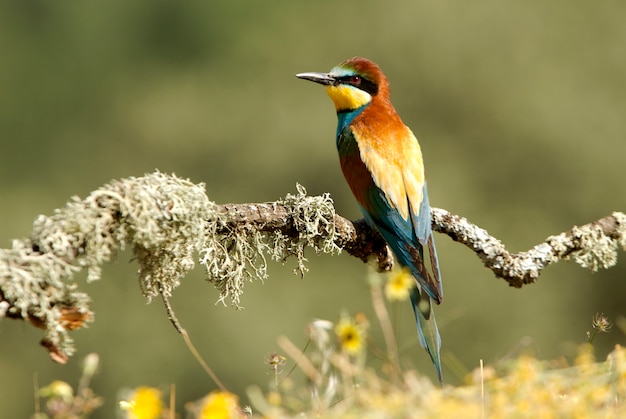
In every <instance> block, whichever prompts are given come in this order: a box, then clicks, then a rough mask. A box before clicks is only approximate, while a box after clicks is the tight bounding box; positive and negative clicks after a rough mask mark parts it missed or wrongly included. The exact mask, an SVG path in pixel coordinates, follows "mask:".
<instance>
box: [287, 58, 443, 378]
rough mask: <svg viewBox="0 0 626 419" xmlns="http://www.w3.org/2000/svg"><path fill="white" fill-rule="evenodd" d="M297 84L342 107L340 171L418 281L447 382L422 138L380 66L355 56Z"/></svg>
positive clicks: (436, 359) (425, 342)
mask: <svg viewBox="0 0 626 419" xmlns="http://www.w3.org/2000/svg"><path fill="white" fill-rule="evenodd" d="M296 77H298V78H301V79H305V80H310V81H313V82H315V83H319V84H322V85H324V86H326V92H327V93H328V95H329V96H330V98H331V99H332V101H333V102H334V103H335V108H336V110H337V118H338V120H339V121H338V125H337V134H336V143H337V150H338V152H339V161H340V163H341V170H342V171H343V175H344V177H345V178H346V181H347V182H348V185H349V186H350V189H351V190H352V193H353V194H354V197H355V198H356V200H357V201H358V203H359V206H360V208H361V211H362V212H363V215H364V217H365V220H366V221H367V222H368V224H369V225H370V226H371V227H372V228H375V229H377V230H378V231H379V232H380V234H381V235H382V237H383V238H384V239H385V241H386V242H387V244H389V246H390V247H391V249H392V250H393V252H394V254H395V255H396V258H397V259H398V261H399V263H400V265H402V266H405V267H407V268H408V269H409V270H410V271H411V273H412V274H413V276H414V277H415V279H416V280H417V286H416V287H414V288H413V291H412V294H411V302H412V304H413V311H414V312H415V318H416V321H417V331H418V335H419V341H420V344H421V345H422V347H424V349H426V350H427V351H428V353H429V355H430V358H431V359H432V361H433V364H435V369H436V370H437V376H438V378H439V381H440V382H442V381H443V379H442V374H441V360H440V347H441V337H440V336H439V330H438V329H437V323H436V322H435V314H434V312H433V304H432V302H435V303H437V304H440V303H441V301H442V296H443V295H442V288H441V277H440V275H439V262H438V260H437V252H436V250H435V242H434V240H433V233H432V228H431V221H430V205H429V204H428V193H427V190H426V179H425V177H424V163H423V159H422V151H421V149H420V146H419V144H418V142H417V139H416V138H415V136H414V135H413V132H411V130H410V129H409V128H408V127H407V126H406V125H404V123H403V122H402V120H401V119H400V117H399V116H398V114H397V112H396V110H395V109H394V107H393V105H392V104H391V101H390V100H389V82H388V81H387V78H386V77H385V75H384V74H383V72H382V71H381V70H380V68H379V67H378V66H377V65H376V64H374V63H373V62H371V61H369V60H366V59H365V58H360V57H355V58H351V59H349V60H346V61H344V62H342V63H341V64H339V65H338V66H336V67H335V68H333V69H332V70H330V72H329V73H300V74H297V75H296ZM425 253H426V254H427V256H426V257H425V256H424V254H425Z"/></svg>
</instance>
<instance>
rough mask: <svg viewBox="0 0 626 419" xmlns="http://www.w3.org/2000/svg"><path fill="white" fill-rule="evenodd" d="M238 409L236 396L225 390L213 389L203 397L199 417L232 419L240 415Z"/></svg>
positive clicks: (204, 418) (202, 418) (205, 418)
mask: <svg viewBox="0 0 626 419" xmlns="http://www.w3.org/2000/svg"><path fill="white" fill-rule="evenodd" d="M240 411H241V409H240V408H239V404H238V397H237V396H235V395H234V394H232V393H229V392H227V391H213V392H211V393H210V394H209V395H208V396H207V397H206V398H205V400H204V402H203V404H202V410H201V412H200V416H199V417H200V418H201V419H233V418H239V417H241V415H240Z"/></svg>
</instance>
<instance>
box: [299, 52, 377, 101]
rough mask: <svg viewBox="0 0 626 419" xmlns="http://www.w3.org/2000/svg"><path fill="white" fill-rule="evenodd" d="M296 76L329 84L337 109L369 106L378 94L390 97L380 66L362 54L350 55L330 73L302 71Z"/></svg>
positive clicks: (327, 87) (328, 87) (328, 88)
mask: <svg viewBox="0 0 626 419" xmlns="http://www.w3.org/2000/svg"><path fill="white" fill-rule="evenodd" d="M296 77H298V78H300V79H304V80H310V81H313V82H315V83H319V84H322V85H324V86H326V92H327V93H328V96H330V98H331V99H332V100H333V102H334V103H335V108H336V109H337V112H345V111H353V110H356V109H359V108H362V107H364V106H366V105H369V104H370V103H371V102H372V100H373V99H374V98H375V97H387V96H388V94H389V93H388V92H389V84H388V82H387V78H386V77H385V75H384V74H383V72H382V71H381V70H380V68H379V67H378V66H377V65H376V64H375V63H373V62H372V61H370V60H367V59H365V58H361V57H354V58H350V59H349V60H346V61H344V62H342V63H341V64H339V65H338V66H336V67H334V68H333V69H332V70H330V72H329V73H300V74H296Z"/></svg>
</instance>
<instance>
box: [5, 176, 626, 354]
mask: <svg viewBox="0 0 626 419" xmlns="http://www.w3.org/2000/svg"><path fill="white" fill-rule="evenodd" d="M296 189H297V193H296V194H288V195H287V196H286V197H285V198H283V199H281V200H278V201H276V202H270V203H261V204H224V205H217V204H215V203H214V202H211V201H210V200H209V198H208V197H207V195H206V192H205V187H204V184H194V183H192V182H190V181H189V180H185V179H181V178H178V177H176V176H175V175H166V174H163V173H160V172H158V171H157V172H154V173H152V174H148V175H146V176H143V177H137V178H135V177H131V178H127V179H121V180H114V181H111V182H110V183H109V184H107V185H105V186H103V187H101V188H99V189H97V190H95V191H94V192H92V193H91V194H90V195H89V196H87V197H86V198H85V199H82V200H81V199H79V198H77V197H74V198H72V199H71V200H70V202H68V203H67V204H66V205H65V207H63V208H61V209H58V210H56V211H55V212H54V214H53V215H51V216H43V215H42V216H39V217H37V219H36V220H35V222H34V225H33V231H32V234H31V236H30V238H25V239H20V240H14V241H13V245H12V247H11V248H10V249H0V318H1V317H9V318H17V319H23V320H29V321H30V322H31V323H32V324H33V325H35V326H37V327H40V328H42V329H44V330H45V338H44V339H43V341H42V344H43V345H44V346H45V347H46V348H47V349H48V351H49V352H50V354H51V356H52V357H53V358H54V359H55V360H57V361H59V362H64V361H65V360H66V359H67V356H69V355H71V354H72V353H73V351H74V347H73V344H72V339H71V338H70V336H69V334H68V332H69V331H70V330H75V329H78V328H80V327H83V326H84V325H85V323H86V322H89V321H91V319H92V317H93V313H92V312H91V311H90V309H89V302H90V299H89V297H88V295H87V294H85V293H83V292H80V291H78V287H77V284H76V283H75V282H74V279H73V278H74V275H75V274H76V273H77V272H79V271H81V270H83V269H84V270H86V272H87V280H88V281H93V280H96V279H99V278H100V277H101V275H102V271H101V269H102V265H103V264H104V263H105V262H107V261H109V260H111V259H112V258H113V257H114V256H115V255H116V253H117V252H118V251H119V250H121V249H124V248H125V247H129V248H130V249H132V251H133V254H134V260H135V261H136V262H137V264H138V265H139V269H138V277H139V285H140V289H141V292H142V293H143V295H144V296H145V297H146V299H147V300H148V301H151V300H152V299H153V298H154V297H156V296H159V295H161V296H162V297H163V298H164V300H165V301H167V298H168V297H169V296H171V294H172V291H173V290H174V288H176V287H177V286H178V285H179V284H180V281H181V279H182V278H183V277H184V276H185V275H186V274H187V273H188V272H189V271H190V270H191V269H192V268H193V267H194V265H195V260H196V259H195V258H196V257H198V255H200V256H199V260H200V263H201V264H202V265H203V266H204V267H205V270H206V272H207V279H208V281H209V282H211V283H212V284H214V285H215V286H216V288H217V289H218V291H219V293H220V296H219V300H218V301H221V302H224V303H225V302H226V301H227V300H229V301H230V304H231V305H232V306H234V307H239V306H240V296H241V294H242V292H243V287H244V285H245V283H246V282H248V281H251V280H255V279H259V280H264V279H266V278H267V260H268V258H269V259H270V260H275V261H279V262H283V263H284V262H285V261H286V260H287V259H288V258H289V257H294V258H295V259H296V269H295V272H296V273H299V274H300V275H303V274H304V273H305V272H306V271H307V267H306V261H307V260H306V257H305V250H306V248H307V247H308V248H311V249H312V250H313V251H314V252H315V253H330V254H338V253H340V251H341V250H345V251H346V252H347V253H348V254H350V255H352V256H355V257H357V258H359V259H361V260H363V261H368V260H371V259H375V261H376V264H377V266H378V269H379V270H381V271H385V270H390V269H391V268H392V266H393V258H392V257H391V253H390V251H389V249H388V247H387V245H386V244H385V242H384V241H383V239H382V238H381V236H380V235H379V234H378V233H377V232H376V231H374V230H372V229H370V228H369V227H368V226H367V224H366V223H365V222H364V221H363V220H357V221H354V222H352V221H349V220H347V219H345V218H343V217H341V216H339V215H337V214H336V213H335V210H334V206H333V201H332V199H331V198H330V196H329V195H328V194H324V195H322V196H308V195H307V194H306V190H305V189H304V188H303V187H302V186H300V185H297V187H296ZM431 215H432V224H433V229H434V230H435V231H437V232H439V233H443V234H446V235H448V236H450V237H451V238H452V239H453V240H455V241H458V242H460V243H462V244H464V245H465V246H467V247H468V248H470V249H471V250H472V251H473V252H475V253H476V254H477V255H478V256H479V257H480V259H481V260H482V261H483V263H484V264H485V266H486V267H488V268H489V269H491V270H492V271H493V272H494V273H495V274H496V276H497V277H499V278H502V279H504V280H506V281H507V282H508V283H509V284H510V285H512V286H515V287H521V286H522V285H524V284H528V283H531V282H534V281H535V280H536V279H537V278H538V276H539V274H540V273H541V271H542V270H543V269H544V268H545V267H546V266H548V265H550V264H552V263H555V262H557V261H558V260H562V259H573V260H574V261H576V262H577V263H578V264H580V265H581V266H583V267H586V268H589V269H592V270H597V269H598V268H608V267H610V266H613V265H614V264H615V263H616V261H617V251H618V249H620V248H622V249H624V248H625V247H626V215H624V214H623V213H618V212H615V213H613V214H611V215H609V216H606V217H604V218H602V219H600V220H598V221H595V222H593V223H590V224H587V225H584V226H581V227H574V228H573V229H571V230H570V231H568V232H565V233H561V234H559V235H556V236H550V237H548V238H547V239H546V240H545V241H544V242H543V243H541V244H539V245H537V246H535V247H534V248H532V249H530V250H529V251H526V252H520V253H517V254H511V253H509V252H508V251H507V250H506V248H505V246H504V245H503V244H502V243H501V242H500V241H499V240H498V239H496V238H494V237H492V236H490V235H489V234H488V233H487V231H486V230H484V229H482V228H480V227H478V226H476V225H474V224H472V223H470V222H469V221H468V220H467V219H465V218H463V217H460V216H457V215H454V214H450V213H449V212H447V211H445V210H442V209H438V208H433V209H432V214H431Z"/></svg>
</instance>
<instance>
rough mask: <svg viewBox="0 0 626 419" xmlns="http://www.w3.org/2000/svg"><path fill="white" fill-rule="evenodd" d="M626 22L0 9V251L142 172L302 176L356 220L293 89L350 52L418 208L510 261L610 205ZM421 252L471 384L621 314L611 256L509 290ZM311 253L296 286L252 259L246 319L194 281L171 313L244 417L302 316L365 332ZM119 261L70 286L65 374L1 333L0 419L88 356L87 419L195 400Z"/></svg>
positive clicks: (332, 276) (340, 274) (160, 326)
mask: <svg viewBox="0 0 626 419" xmlns="http://www.w3.org/2000/svg"><path fill="white" fill-rule="evenodd" d="M625 15H626V3H623V2H618V1H607V2H583V1H565V0H559V1H552V2H542V1H537V0H533V1H525V2H501V1H497V0H485V1H481V2H466V1H460V0H457V1H440V0H437V1H434V0H433V1H399V2H393V3H389V2H386V3H382V2H375V1H362V0H361V1H341V2H339V1H326V0H320V1H315V2H294V1H286V0H285V1H274V2H261V1H247V2H241V1H210V2H208V1H188V2H175V1H164V0H157V1H154V0H153V1H133V2H127V1H120V0H116V1H112V0H111V1H106V2H84V1H83V2H79V1H64V2H53V1H21V0H12V1H3V2H2V3H0V51H2V56H1V58H0V197H1V200H2V217H1V218H0V239H1V242H2V246H3V247H9V246H10V240H11V239H12V238H18V237H23V236H27V235H28V234H29V231H30V228H31V223H32V221H33V219H34V218H35V217H36V216H37V215H38V214H51V213H52V211H53V210H54V209H55V208H58V207H61V206H63V205H64V203H65V202H66V201H67V200H68V199H69V197H70V196H72V195H79V196H81V197H84V196H85V195H87V194H88V193H89V192H90V191H92V190H94V189H96V188H97V187H99V186H100V185H102V184H104V183H105V182H107V181H109V180H110V179H114V178H122V177H127V176H140V175H142V174H144V173H146V172H151V171H153V170H154V169H155V168H158V169H159V170H161V171H164V172H175V173H176V174H177V175H179V176H183V177H189V178H190V179H192V180H193V181H195V182H206V184H207V191H208V194H209V197H211V198H212V199H213V200H215V201H216V202H218V203H226V202H256V201H271V200H275V199H277V198H279V197H282V196H284V195H285V194H286V193H289V192H295V183H296V182H299V183H301V184H303V185H304V186H305V187H306V188H307V189H308V192H309V193H311V194H321V193H324V192H329V193H331V195H332V197H333V198H334V200H335V202H336V207H337V210H338V211H339V213H340V214H342V215H344V216H347V217H349V218H359V214H358V210H357V208H356V205H355V204H354V202H353V199H352V197H351V196H350V193H349V190H348V188H347V187H346V186H345V185H344V182H343V179H342V175H341V173H340V170H339V166H338V164H337V157H336V153H335V146H334V132H335V115H334V111H333V106H332V104H331V102H330V100H329V99H328V98H327V97H326V95H325V93H324V91H323V89H322V88H320V87H319V86H314V85H313V84H311V83H305V82H303V81H300V80H297V79H296V78H295V77H294V74H295V73H297V72H302V71H326V70H329V69H330V68H331V67H332V66H334V65H335V64H337V63H338V62H340V61H342V60H343V59H346V58H349V57H351V56H354V55H362V56H365V57H368V58H370V59H373V60H374V61H376V62H377V63H379V64H380V66H381V67H382V68H383V70H384V71H385V73H386V74H387V76H388V77H389V79H390V80H391V86H392V99H393V102H394V104H395V105H396V108H397V109H398V111H399V113H400V114H401V116H402V117H403V119H404V121H405V122H406V123H407V125H409V126H411V127H412V128H413V131H414V132H415V133H416V135H417V137H418V138H419V139H420V141H421V145H422V149H423V152H424V155H425V160H426V165H427V175H428V179H429V192H430V200H431V204H432V205H433V206H436V207H442V208H445V209H447V210H449V211H451V212H453V213H456V214H460V215H463V216H466V217H467V218H469V219H470V220H471V221H473V222H475V223H476V224H478V225H480V226H482V227H484V228H486V229H487V230H488V231H489V232H490V233H491V234H493V235H495V236H496V237H498V238H500V239H501V240H502V241H503V242H504V243H506V244H507V246H508V247H509V249H510V250H511V251H514V252H517V251H523V250H527V249H528V248H529V247H531V246H534V245H535V244H538V243H539V242H541V241H542V240H543V239H544V238H546V237H547V236H548V235H551V234H556V233H559V232H561V231H565V230H568V229H569V228H571V226H572V225H574V224H585V223H587V222H590V221H593V220H595V219H597V218H600V217H603V216H605V215H608V214H610V213H611V212H612V211H618V210H624V209H626V194H625V193H624V180H623V165H624V161H625V156H626V48H624V45H626V25H624V16H625ZM436 240H437V243H438V249H439V254H440V261H441V264H442V271H443V276H444V289H445V301H444V304H443V305H442V306H440V307H438V311H437V316H438V319H439V323H440V328H441V333H442V338H443V342H444V344H443V351H444V357H446V358H448V359H449V358H451V357H455V358H458V360H459V361H460V362H461V363H462V364H463V365H464V366H465V367H466V368H468V369H472V368H474V367H476V366H477V365H478V362H479V359H481V358H482V359H484V360H485V362H487V363H494V362H497V361H498V360H500V359H502V358H503V357H505V356H507V355H508V354H510V353H513V354H515V353H518V352H520V351H524V350H528V351H531V352H532V353H533V354H535V355H536V356H538V357H539V358H541V359H553V358H556V357H559V356H571V355H572V353H573V348H574V347H575V346H574V345H575V344H578V343H581V342H583V341H584V340H585V332H586V331H587V330H589V328H590V323H591V319H592V317H593V316H594V315H595V314H596V313H598V312H603V313H604V314H605V315H607V316H609V318H610V319H611V320H615V319H617V318H618V317H619V316H622V315H624V314H625V312H626V304H625V302H624V301H625V298H624V296H625V295H626V283H625V281H624V279H625V278H624V276H625V273H626V263H622V264H621V265H618V266H617V267H615V268H613V269H611V270H608V271H601V272H597V273H591V272H589V271H585V270H582V269H581V268H579V267H577V266H575V265H573V264H572V263H560V264H558V265H556V266H553V267H550V268H548V269H547V270H546V271H545V272H544V273H543V275H542V276H541V278H540V280H539V282H538V283H537V284H535V285H531V286H528V287H525V288H523V289H521V290H517V289H512V288H509V287H508V286H506V283H505V282H504V281H501V280H496V279H494V276H493V274H492V273H491V272H490V271H488V270H486V269H485V268H483V267H482V264H481V263H480V261H479V260H478V258H477V257H476V256H475V255H474V254H472V253H471V252H470V251H469V250H467V249H465V248H463V247H462V246H460V245H458V244H456V243H454V242H452V241H451V240H450V239H448V238H447V237H444V236H438V237H437V238H436ZM309 256H310V264H309V267H310V269H311V271H310V272H309V273H308V274H307V275H306V276H305V278H304V279H303V280H300V279H299V278H298V277H296V276H294V275H293V274H292V269H293V268H294V264H293V261H290V262H288V263H287V265H286V266H281V265H279V264H271V266H270V275H271V278H270V280H268V281H266V283H265V284H260V283H255V284H251V285H249V286H248V287H247V288H246V292H245V295H244V296H243V299H242V304H243V305H244V306H245V310H243V311H235V310H232V309H230V308H228V307H223V306H221V305H219V304H218V305H216V304H215V301H216V298H217V293H216V291H215V290H214V289H213V288H212V287H211V286H209V285H207V284H206V283H205V282H204V281H203V272H202V270H201V269H199V268H198V269H196V270H195V271H194V272H193V274H192V275H190V276H189V277H188V278H186V280H185V281H184V283H183V285H182V286H181V287H180V288H179V290H178V292H177V293H176V294H175V296H174V297H173V299H172V303H173V305H174V308H175V310H176V312H177V314H178V316H179V318H180V320H181V321H182V323H183V325H184V326H185V327H186V328H187V329H188V330H189V332H190V334H191V336H192V338H193V339H194V341H195V343H196V345H197V347H198V349H199V350H200V352H201V353H202V354H203V356H204V357H205V358H206V359H207V361H208V362H209V364H210V365H211V366H212V367H213V368H214V369H215V371H216V372H217V374H218V375H219V376H220V377H221V379H222V380H223V381H224V383H225V384H226V385H227V386H228V387H229V388H230V389H231V390H234V391H235V392H237V393H239V394H240V395H241V396H242V397H244V400H243V402H244V403H245V402H246V401H245V389H246V388H247V387H248V386H250V385H259V386H261V387H263V388H265V386H266V385H267V383H268V381H269V380H270V378H271V375H270V373H269V369H268V367H267V365H265V364H264V359H265V358H266V356H267V355H268V354H270V353H272V352H274V351H277V350H278V347H277V344H276V338H277V337H278V336H280V335H287V336H288V337H290V339H292V340H293V341H294V342H295V343H296V344H298V345H300V346H303V345H304V344H305V342H306V333H305V330H306V325H307V323H308V322H310V321H311V320H312V319H314V318H325V319H330V320H336V319H337V318H338V317H339V313H340V312H341V310H342V309H346V310H349V311H350V312H351V313H355V312H357V311H363V312H365V313H366V314H367V315H368V317H369V318H370V320H371V321H372V323H373V324H374V325H375V324H376V320H375V317H374V315H373V314H372V310H371V308H370V307H371V304H370V302H369V290H368V287H367V285H366V281H365V277H366V272H367V269H366V267H365V266H364V265H363V264H362V263H360V262H359V261H357V260H356V259H353V258H351V257H349V256H347V255H342V256H339V257H330V256H320V257H316V256H314V255H312V254H311V255H309ZM623 256H624V255H620V258H621V260H623ZM131 257H132V255H131V254H130V253H128V252H126V253H122V254H120V255H119V257H118V258H117V259H116V260H115V261H114V262H112V263H110V264H109V265H108V266H106V267H105V270H104V278H103V279H102V280H101V281H99V282H96V283H92V284H85V282H84V276H81V277H80V278H79V280H80V283H81V287H82V289H83V290H84V291H85V292H87V293H89V294H90V295H91V296H92V297H93V304H92V308H93V309H94V310H95V312H96V321H95V323H93V324H92V325H91V326H90V328H89V329H85V330H80V331H78V332H76V333H74V334H73V335H74V337H75V339H76V341H77V346H78V352H77V354H76V355H75V356H74V357H73V358H71V359H70V361H69V363H68V365H65V366H59V365H55V364H53V363H52V362H51V361H50V360H49V358H48V356H47V354H46V352H45V350H44V349H42V348H40V347H39V346H38V344H37V342H38V341H39V339H40V338H41V333H40V331H38V330H36V329H34V328H33V327H31V326H30V325H28V324H25V323H23V322H16V321H11V320H4V321H2V322H1V323H0V406H2V415H3V416H4V417H11V418H25V417H28V416H29V415H30V414H31V413H32V412H33V409H34V401H33V377H34V376H35V374H36V375H37V378H38V381H39V384H40V385H41V386H43V385H46V384H48V383H49V382H50V381H51V380H53V379H64V380H67V381H69V382H71V383H75V382H76V381H77V379H78V375H79V371H80V364H81V360H82V358H83V357H84V356H85V355H86V354H87V353H90V352H97V353H98V354H100V356H101V367H100V371H99V373H98V375H97V376H96V377H95V379H94V381H93V388H94V389H95V391H96V392H97V393H98V394H101V395H103V396H104V397H105V399H106V405H105V407H104V408H103V409H101V410H100V411H99V414H97V415H95V416H94V417H97V418H110V417H112V416H113V415H114V412H115V411H116V397H117V393H118V391H119V390H120V389H122V388H124V387H133V386H137V385H141V384H144V385H152V386H162V387H163V388H164V389H167V388H168V386H169V384H170V383H175V384H176V387H177V400H178V403H179V411H180V410H182V404H183V402H184V401H190V400H193V399H195V398H199V397H201V396H203V395H205V394H206V393H207V392H208V391H210V390H211V389H213V388H214V386H213V384H212V382H211V381H210V380H209V378H208V377H207V376H206V374H205V373H204V372H203V371H202V370H201V368H200V367H199V365H198V364H197V363H196V362H195V361H194V359H193V358H192V356H191V355H190V353H189V352H188V351H187V349H186V348H185V346H184V344H183V341H182V339H181V338H180V337H179V336H178V335H177V334H176V332H175V331H174V329H173V328H172V326H171V325H170V323H169V322H168V321H167V318H166V314H165V312H164V309H163V307H162V305H161V304H160V303H159V302H154V303H153V304H150V305H146V304H145V301H144V300H143V298H142V297H141V295H140V292H139V288H138V286H137V281H136V278H135V271H136V265H135V264H134V263H133V262H132V261H131ZM398 311H399V313H398V319H399V325H398V327H399V341H400V345H401V347H402V348H403V352H402V359H403V362H404V363H405V365H415V366H417V367H418V368H419V369H420V371H424V373H426V374H429V375H431V376H432V366H431V365H430V362H429V360H428V357H427V355H426V353H425V352H424V351H423V350H422V349H420V348H419V346H418V344H417V339H416V333H415V326H414V323H413V315H412V313H411V312H410V308H409V304H408V303H407V304H402V305H401V306H400V307H399V308H398ZM375 338H376V339H378V338H379V333H378V332H376V335H375ZM379 342H380V339H379ZM616 343H622V344H623V343H624V335H623V334H622V333H621V332H619V330H617V329H616V328H614V329H613V330H612V332H611V333H610V334H608V335H601V336H599V337H598V338H597V339H596V348H597V352H598V355H599V357H600V358H603V357H604V356H605V355H606V353H607V352H608V351H609V350H610V349H611V348H612V347H613V346H614V345H615V344H616ZM444 368H445V369H444V374H445V375H446V379H447V381H448V382H450V383H458V382H459V377H458V376H457V375H456V374H455V371H453V370H451V369H450V368H449V367H444Z"/></svg>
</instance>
